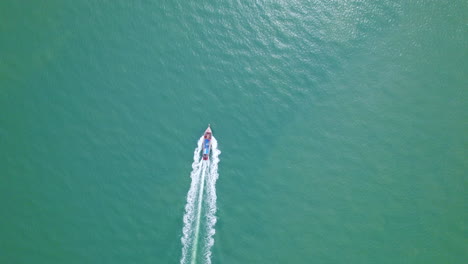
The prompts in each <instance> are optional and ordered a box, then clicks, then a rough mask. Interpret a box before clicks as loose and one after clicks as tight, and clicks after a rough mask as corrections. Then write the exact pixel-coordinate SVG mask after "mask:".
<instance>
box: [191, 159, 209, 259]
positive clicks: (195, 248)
mask: <svg viewBox="0 0 468 264" xmlns="http://www.w3.org/2000/svg"><path fill="white" fill-rule="evenodd" d="M202 167H203V171H202V173H201V175H202V176H201V177H202V178H201V187H200V190H199V191H198V208H197V221H196V222H195V236H194V238H193V246H192V262H191V263H192V264H195V263H196V262H195V261H196V260H197V251H198V235H199V234H200V220H201V213H202V202H203V187H204V186H205V175H206V168H207V167H208V161H202Z"/></svg>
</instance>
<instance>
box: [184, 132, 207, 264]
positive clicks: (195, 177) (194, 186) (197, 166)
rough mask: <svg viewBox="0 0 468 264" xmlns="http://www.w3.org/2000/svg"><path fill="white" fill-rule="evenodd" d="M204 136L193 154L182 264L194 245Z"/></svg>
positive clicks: (186, 206)
mask: <svg viewBox="0 0 468 264" xmlns="http://www.w3.org/2000/svg"><path fill="white" fill-rule="evenodd" d="M202 144H203V136H202V137H201V138H200V139H199V140H198V144H197V147H196V148H195V151H194V152H193V163H192V172H191V174H190V177H191V178H192V183H191V184H190V189H189V191H188V193H187V204H186V205H185V214H184V227H183V229H182V233H183V235H182V238H181V241H182V245H183V246H182V258H181V259H180V263H181V264H184V263H185V262H186V259H187V255H188V252H189V249H190V246H191V245H192V242H193V241H191V240H190V234H191V233H192V229H193V228H192V226H193V220H194V216H195V202H196V198H197V197H196V195H197V190H198V186H199V185H200V174H201V171H202V166H201V165H202V162H201V161H202V160H201V159H200V152H201V150H202Z"/></svg>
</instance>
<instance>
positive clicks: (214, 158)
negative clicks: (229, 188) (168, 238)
mask: <svg viewBox="0 0 468 264" xmlns="http://www.w3.org/2000/svg"><path fill="white" fill-rule="evenodd" d="M202 143H203V137H201V138H200V139H199V140H198V145H197V148H195V151H194V154H193V163H192V172H191V174H190V177H191V179H192V182H191V184H190V189H189V191H188V193H187V204H186V205H185V214H184V218H183V221H184V227H183V229H182V233H183V234H182V238H181V241H182V257H181V259H180V263H181V264H186V263H189V261H190V263H191V264H195V263H196V260H197V252H198V247H199V246H198V244H199V241H198V240H199V233H200V226H201V224H202V223H201V222H202V220H203V221H205V223H204V231H205V234H204V237H203V240H202V242H200V243H201V244H202V249H203V252H202V254H203V261H204V263H208V264H210V263H211V247H212V246H213V245H214V239H213V235H214V234H215V228H214V226H215V224H216V180H217V179H218V163H219V157H218V156H219V154H221V151H219V150H218V142H217V140H216V138H214V137H212V142H211V158H210V160H206V161H204V160H202V158H201V155H200V154H201V150H202ZM205 185H206V190H205V191H204V186H205ZM202 205H204V207H203V206H202ZM202 215H203V218H202Z"/></svg>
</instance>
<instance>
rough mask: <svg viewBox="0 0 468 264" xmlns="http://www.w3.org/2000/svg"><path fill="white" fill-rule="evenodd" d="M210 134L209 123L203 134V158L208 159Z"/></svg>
mask: <svg viewBox="0 0 468 264" xmlns="http://www.w3.org/2000/svg"><path fill="white" fill-rule="evenodd" d="M212 134H213V133H212V132H211V128H210V124H208V128H207V129H206V130H205V134H204V135H203V138H204V139H203V160H208V156H209V155H210V149H211V136H212Z"/></svg>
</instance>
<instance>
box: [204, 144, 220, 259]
mask: <svg viewBox="0 0 468 264" xmlns="http://www.w3.org/2000/svg"><path fill="white" fill-rule="evenodd" d="M211 153H212V157H211V164H210V170H209V172H208V177H207V179H206V181H207V182H206V199H205V200H206V216H205V217H206V235H205V247H204V249H203V255H204V258H205V263H207V264H211V247H212V246H213V245H214V239H213V235H214V234H215V232H216V230H215V229H214V226H215V224H216V209H217V208H216V198H217V197H216V180H217V179H218V163H219V157H218V156H219V154H221V151H220V150H219V149H218V141H216V139H215V138H214V137H213V139H212V142H211Z"/></svg>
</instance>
